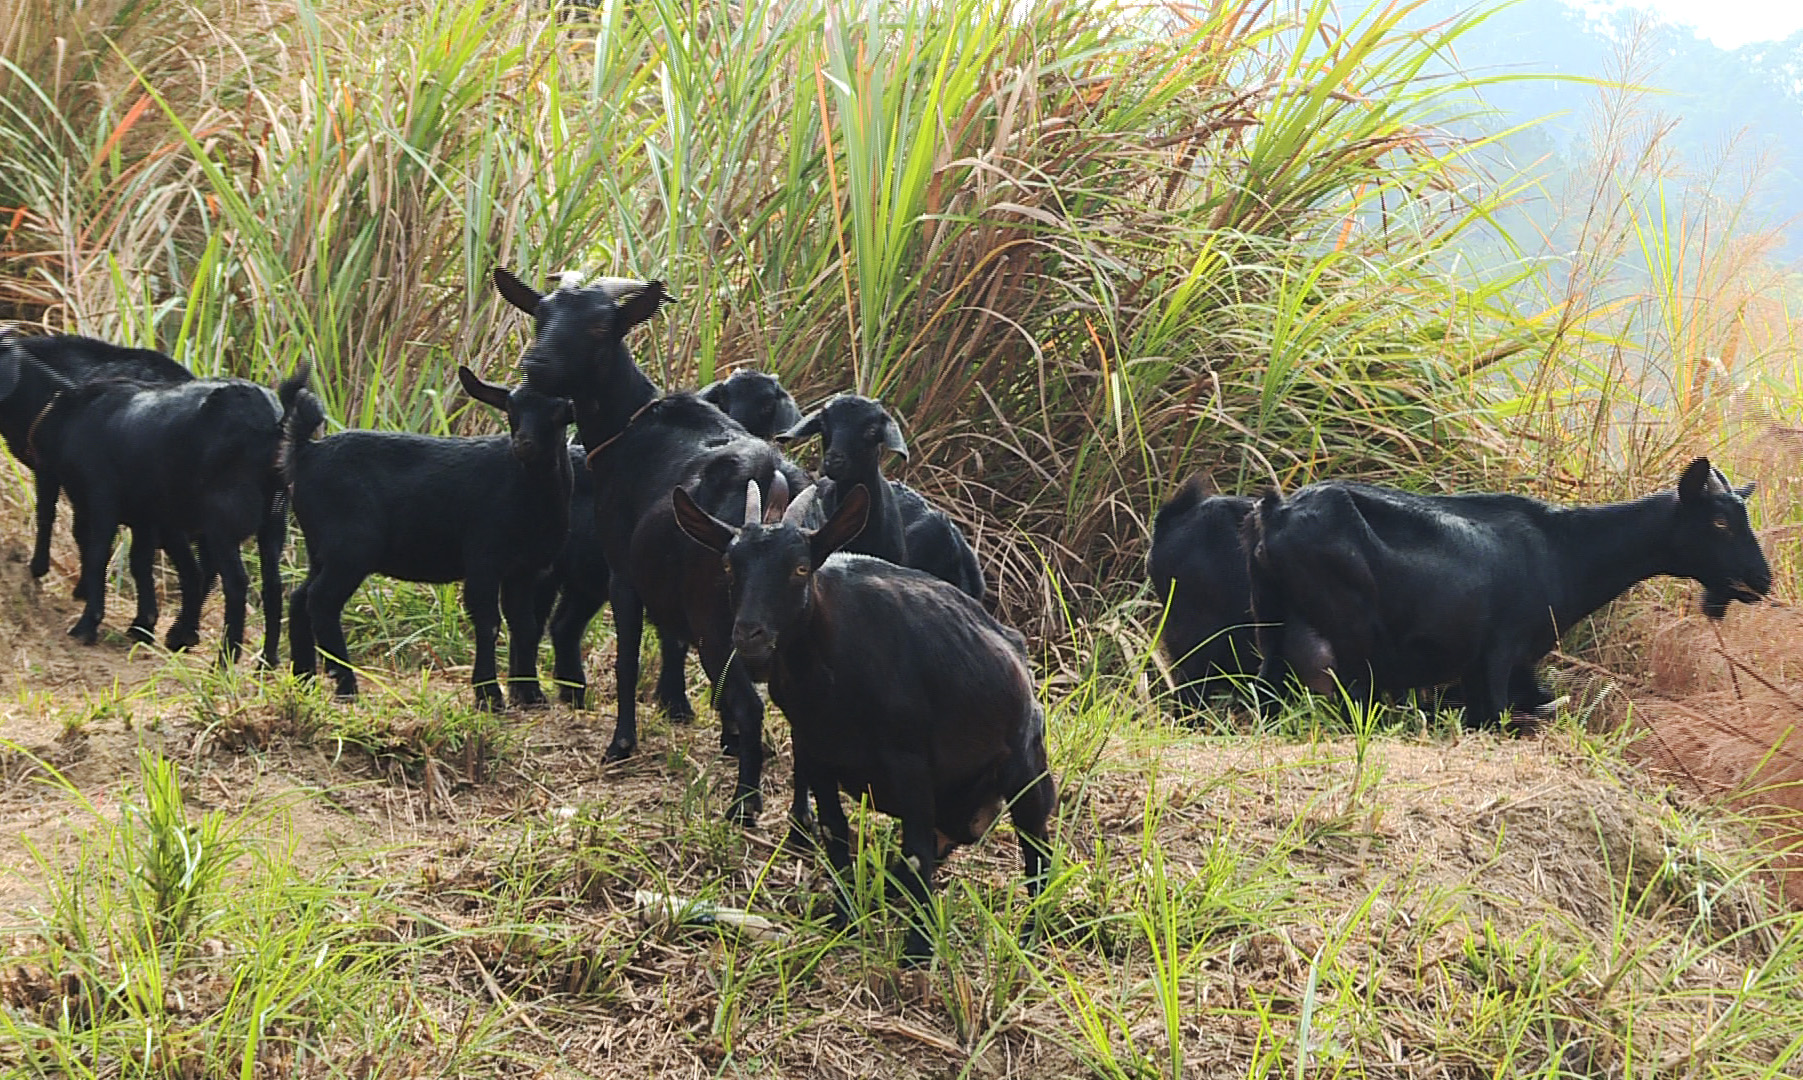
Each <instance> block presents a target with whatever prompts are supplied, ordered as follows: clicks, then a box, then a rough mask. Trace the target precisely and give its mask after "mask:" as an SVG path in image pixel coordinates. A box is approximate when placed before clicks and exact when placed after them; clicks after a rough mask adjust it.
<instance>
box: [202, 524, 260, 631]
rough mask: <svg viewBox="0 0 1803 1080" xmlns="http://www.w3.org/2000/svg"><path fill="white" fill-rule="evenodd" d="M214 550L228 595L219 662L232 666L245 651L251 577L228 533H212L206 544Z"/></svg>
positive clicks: (222, 584) (208, 535)
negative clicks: (245, 623) (245, 630)
mask: <svg viewBox="0 0 1803 1080" xmlns="http://www.w3.org/2000/svg"><path fill="white" fill-rule="evenodd" d="M205 546H207V547H210V548H212V549H213V558H214V559H215V560H216V561H217V563H218V567H219V585H220V588H221V590H222V591H223V592H224V593H225V640H224V641H222V642H220V645H219V662H220V663H221V664H231V663H233V662H235V661H236V660H237V659H238V654H239V653H240V652H242V651H243V649H244V612H245V608H246V606H247V602H248V601H249V599H250V574H249V573H248V572H246V571H245V569H244V556H243V555H241V554H239V551H238V545H237V544H236V543H233V542H232V539H231V537H230V536H228V535H226V534H225V533H208V534H207V537H206V545H205Z"/></svg>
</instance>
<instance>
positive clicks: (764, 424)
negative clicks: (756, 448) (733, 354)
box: [699, 368, 801, 439]
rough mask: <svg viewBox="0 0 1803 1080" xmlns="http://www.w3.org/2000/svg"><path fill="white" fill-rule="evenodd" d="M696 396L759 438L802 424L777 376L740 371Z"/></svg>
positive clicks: (796, 410) (770, 436)
mask: <svg viewBox="0 0 1803 1080" xmlns="http://www.w3.org/2000/svg"><path fill="white" fill-rule="evenodd" d="M699 396H700V398H701V400H703V401H705V402H707V403H708V404H709V405H712V406H713V407H714V408H716V409H719V410H720V411H721V412H723V413H725V414H726V415H728V416H730V417H732V418H733V419H734V420H737V421H738V422H739V426H740V427H743V428H744V429H745V430H746V431H749V432H751V433H752V434H753V435H756V436H757V437H758V438H760V439H770V438H774V437H775V436H776V434H777V433H778V432H781V431H787V430H789V429H790V428H792V427H794V426H795V425H796V424H799V423H801V410H800V409H798V408H796V406H795V399H794V398H793V397H792V396H790V394H789V391H788V390H786V389H784V387H783V384H782V383H781V382H780V381H778V379H777V377H776V376H774V375H770V374H767V373H765V372H762V371H751V370H749V369H746V368H741V369H739V370H738V371H735V372H733V373H732V374H731V375H730V376H728V377H727V378H724V379H716V380H715V381H713V382H711V383H709V384H708V385H706V386H704V387H702V388H701V390H700V392H699Z"/></svg>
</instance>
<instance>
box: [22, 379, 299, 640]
mask: <svg viewBox="0 0 1803 1080" xmlns="http://www.w3.org/2000/svg"><path fill="white" fill-rule="evenodd" d="M304 377H305V373H304V372H303V373H302V374H301V375H298V376H296V377H295V379H304ZM293 381H294V380H293V379H291V380H289V382H293ZM287 385H288V384H287V383H284V386H287ZM280 436H281V406H280V405H279V404H278V402H277V398H276V395H275V394H273V393H271V392H270V391H269V390H268V389H267V388H265V387H262V386H258V385H256V384H255V383H249V382H245V381H243V380H241V379H196V380H192V381H189V382H181V383H175V384H162V385H146V384H143V383H137V382H130V381H124V380H104V381H101V382H91V383H86V384H83V385H80V386H73V385H70V386H65V387H64V388H63V390H62V394H61V396H60V397H58V398H57V399H56V402H55V407H54V408H51V409H49V410H47V411H46V412H45V413H44V415H43V416H42V418H41V420H40V421H39V422H38V425H37V436H36V446H37V453H38V476H39V478H40V485H44V484H48V485H52V486H55V485H60V486H61V487H62V488H63V489H65V490H67V491H68V493H69V502H70V504H71V505H72V506H73V507H74V508H75V515H76V518H77V520H78V521H80V522H82V525H81V528H80V532H81V533H82V536H81V544H82V550H81V574H82V587H83V595H84V598H85V601H86V607H85V608H84V609H83V611H82V614H81V617H80V618H79V619H77V620H76V623H75V625H74V626H73V627H71V628H70V630H69V633H70V635H71V636H73V637H75V638H76V639H78V640H80V641H82V642H83V643H85V644H93V643H94V641H95V639H96V638H97V636H98V633H99V628H100V620H101V617H102V616H103V614H104V613H105V608H106V576H105V575H106V563H107V556H108V555H109V554H110V553H111V551H112V545H113V535H114V533H116V532H117V531H118V528H119V526H120V525H121V524H125V525H130V526H133V527H134V528H138V529H149V530H151V531H152V535H156V536H160V537H163V538H165V539H168V538H176V539H175V540H174V542H170V543H168V544H167V546H166V547H165V550H166V551H168V552H169V554H170V557H171V558H172V559H173V560H174V561H175V563H176V572H177V573H178V574H179V575H180V577H181V582H182V600H183V602H182V611H181V614H180V615H179V616H178V617H177V620H176V625H175V626H174V627H172V628H171V629H170V632H169V633H170V637H171V639H172V640H181V641H184V642H191V641H193V640H197V637H198V630H199V618H200V612H199V601H198V599H195V600H194V601H193V602H192V603H191V602H190V598H198V597H200V596H201V595H202V592H203V590H202V586H201V583H200V581H199V569H198V567H197V566H196V565H195V563H194V560H193V558H192V557H191V556H190V555H189V554H188V550H187V542H186V538H187V537H190V536H193V537H199V538H200V541H201V543H202V544H203V545H204V546H205V547H206V549H207V550H208V551H210V552H211V553H212V556H213V558H214V559H215V560H217V563H218V570H219V576H220V579H221V583H222V585H223V587H224V592H225V642H224V645H223V647H222V649H221V651H220V658H221V660H222V661H230V660H233V659H235V658H236V657H237V655H238V652H239V650H240V648H242V646H243V643H244V611H245V599H246V596H247V594H248V592H249V586H250V578H249V575H247V574H246V573H245V571H244V562H243V559H242V558H241V557H240V556H239V553H238V545H239V544H241V543H243V542H244V541H245V540H246V539H248V538H249V537H251V536H252V535H255V536H256V538H257V550H258V554H259V555H261V556H262V571H263V588H262V594H263V623H264V636H263V660H264V662H265V663H267V664H274V662H275V659H276V651H277V647H278V645H279V644H280V641H281V628H282V605H281V595H282V593H281V589H282V579H281V558H282V543H283V541H284V540H285V539H286V537H287V514H286V512H285V510H284V509H283V499H282V486H281V483H280V480H279V478H278V476H277V472H276V462H275V455H276V447H277V443H278V441H279V439H280Z"/></svg>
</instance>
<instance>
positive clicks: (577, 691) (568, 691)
mask: <svg viewBox="0 0 1803 1080" xmlns="http://www.w3.org/2000/svg"><path fill="white" fill-rule="evenodd" d="M587 699H588V688H587V687H585V686H581V685H577V684H574V683H564V684H563V685H560V686H559V687H558V688H557V700H559V701H561V702H563V703H564V704H565V705H568V706H569V707H570V708H572V709H580V708H582V706H583V704H584V703H585V702H586V701H587Z"/></svg>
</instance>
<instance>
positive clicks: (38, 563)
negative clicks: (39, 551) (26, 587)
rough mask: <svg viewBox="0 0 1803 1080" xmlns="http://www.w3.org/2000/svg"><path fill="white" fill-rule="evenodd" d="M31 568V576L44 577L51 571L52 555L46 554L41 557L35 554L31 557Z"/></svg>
mask: <svg viewBox="0 0 1803 1080" xmlns="http://www.w3.org/2000/svg"><path fill="white" fill-rule="evenodd" d="M30 570H31V576H32V577H34V578H38V577H43V576H44V575H45V574H48V573H49V572H50V557H49V556H48V555H46V556H45V557H43V558H41V559H40V558H38V557H37V556H36V555H33V556H32V557H31V567H30Z"/></svg>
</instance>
